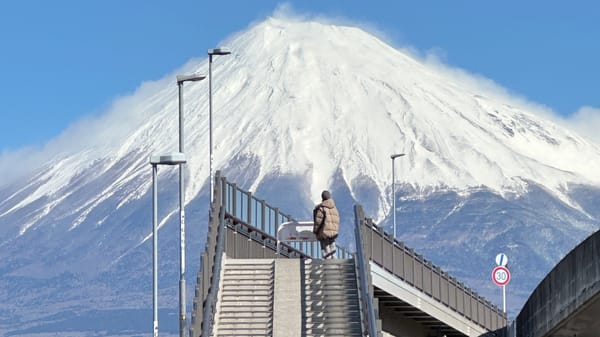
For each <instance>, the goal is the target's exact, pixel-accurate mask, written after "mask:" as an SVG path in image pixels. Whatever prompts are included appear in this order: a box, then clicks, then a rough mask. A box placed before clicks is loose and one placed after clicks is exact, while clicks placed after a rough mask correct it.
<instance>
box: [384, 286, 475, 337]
mask: <svg viewBox="0 0 600 337" xmlns="http://www.w3.org/2000/svg"><path fill="white" fill-rule="evenodd" d="M375 298H377V299H378V301H379V316H380V318H381V320H382V324H383V326H382V328H383V330H384V331H396V330H404V329H408V330H411V331H413V332H419V333H418V334H419V335H424V336H447V337H464V336H465V335H464V334H462V333H460V332H459V331H457V330H455V329H453V328H451V327H449V326H448V325H447V324H445V323H443V322H442V321H440V320H438V319H436V318H435V317H432V316H430V315H428V314H427V313H425V312H424V311H421V310H419V309H418V308H416V307H415V306H413V305H411V304H409V303H407V302H405V301H403V300H401V299H399V298H397V297H396V296H394V295H391V294H389V293H387V292H386V291H384V290H382V289H379V288H377V287H375ZM399 326H403V328H399Z"/></svg>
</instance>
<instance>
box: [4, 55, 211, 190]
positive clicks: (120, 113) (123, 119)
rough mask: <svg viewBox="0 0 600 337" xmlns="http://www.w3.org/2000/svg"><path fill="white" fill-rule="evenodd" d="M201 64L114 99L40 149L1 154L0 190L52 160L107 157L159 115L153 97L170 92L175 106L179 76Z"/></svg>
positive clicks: (194, 62) (194, 63) (189, 64)
mask: <svg viewBox="0 0 600 337" xmlns="http://www.w3.org/2000/svg"><path fill="white" fill-rule="evenodd" d="M199 63H200V62H199V60H198V59H191V60H190V61H188V62H187V63H186V64H185V65H184V66H183V67H181V68H180V69H177V70H176V71H175V72H173V73H171V74H167V75H166V76H164V77H163V78H162V79H160V80H157V81H147V82H143V83H142V84H140V86H139V87H138V88H137V89H136V90H135V91H134V92H133V93H131V94H128V95H126V96H122V97H118V98H115V99H114V101H113V102H112V103H111V105H110V107H109V108H108V109H106V110H105V111H104V112H102V113H100V114H98V115H88V116H84V117H82V118H81V119H79V120H78V121H76V122H74V123H73V124H71V125H70V126H69V127H67V128H66V129H65V130H64V131H63V132H62V133H61V134H60V135H59V136H57V137H55V138H53V139H51V140H49V141H48V142H47V143H45V144H43V145H41V146H28V147H23V148H20V149H16V150H5V151H3V152H2V153H0V177H1V179H0V187H2V186H5V185H7V184H9V183H11V182H12V181H15V180H17V179H19V178H20V177H24V176H27V175H29V174H31V173H32V172H34V171H36V170H39V169H40V168H41V167H42V165H44V164H46V163H47V162H48V161H49V160H52V159H53V158H62V157H65V156H68V155H70V154H73V153H78V152H79V151H83V150H86V151H95V152H97V157H99V156H101V155H104V154H105V153H106V151H107V150H108V149H110V148H112V146H111V145H114V144H119V143H120V142H121V141H122V140H123V139H124V138H125V137H127V136H128V135H129V134H130V133H131V132H132V130H136V129H137V128H138V127H139V126H140V125H141V123H143V122H144V121H145V120H146V119H147V118H148V116H150V115H151V114H153V113H155V112H157V111H152V110H148V109H146V108H145V106H147V105H149V104H148V102H151V101H152V97H154V96H156V95H158V96H162V95H165V94H168V92H167V91H169V90H170V91H171V94H172V95H173V102H176V94H177V85H176V81H175V78H176V74H178V73H188V72H192V67H197V65H198V64H199ZM165 88H166V89H165ZM174 104H175V103H174ZM175 105H176V104H175Z"/></svg>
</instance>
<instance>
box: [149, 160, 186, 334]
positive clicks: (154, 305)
mask: <svg viewBox="0 0 600 337" xmlns="http://www.w3.org/2000/svg"><path fill="white" fill-rule="evenodd" d="M184 163H185V156H184V155H183V153H181V152H177V153H170V154H166V155H159V156H151V157H150V165H152V309H153V312H154V314H153V319H154V321H153V322H154V324H153V331H154V334H153V336H154V337H158V182H157V179H156V173H157V171H158V165H179V167H181V164H184Z"/></svg>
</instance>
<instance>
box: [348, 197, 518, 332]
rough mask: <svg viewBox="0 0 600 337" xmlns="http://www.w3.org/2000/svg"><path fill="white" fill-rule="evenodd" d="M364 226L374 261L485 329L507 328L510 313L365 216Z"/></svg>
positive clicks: (368, 252) (367, 253)
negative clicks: (506, 312) (507, 317)
mask: <svg viewBox="0 0 600 337" xmlns="http://www.w3.org/2000/svg"><path fill="white" fill-rule="evenodd" d="M359 207H360V206H359ZM361 223H362V228H364V229H365V230H364V231H363V232H362V233H363V236H362V239H363V246H364V249H365V251H364V254H365V257H367V258H368V259H369V260H370V261H371V262H373V263H375V264H377V265H379V266H380V267H382V268H383V269H385V270H386V271H388V272H390V273H391V274H393V275H394V276H396V277H398V278H399V279H401V280H403V281H404V282H406V283H408V284H410V285H411V286H413V287H414V288H416V289H418V290H420V291H421V292H423V293H424V294H426V295H428V296H430V297H432V298H433V299H435V300H436V301H438V302H440V303H442V304H444V305H445V306H447V307H448V308H450V309H451V310H453V311H455V312H457V313H459V314H460V315H461V316H463V317H465V318H467V319H469V320H471V321H472V322H474V323H476V324H477V325H480V326H482V327H483V328H486V329H488V330H491V331H494V330H497V329H500V328H503V327H505V326H506V314H505V313H503V312H502V310H501V309H499V308H498V307H497V306H495V305H494V304H492V303H491V302H489V301H487V300H486V299H485V298H483V297H482V296H480V295H478V294H477V293H476V292H475V291H473V290H471V289H470V288H469V287H467V286H465V285H464V284H462V283H461V282H459V281H458V280H457V279H456V278H454V277H452V276H450V275H449V274H448V273H447V272H444V271H443V270H442V269H441V268H440V267H438V266H435V265H433V264H432V262H431V261H428V260H426V259H425V258H424V257H423V256H422V255H419V254H417V253H416V252H415V251H414V250H413V249H411V248H408V247H406V246H405V245H404V242H401V241H398V240H396V239H394V238H393V237H392V235H391V234H389V233H387V232H385V231H384V230H383V228H382V227H379V226H377V225H375V224H374V223H373V220H372V219H370V218H366V217H365V218H364V219H362V220H361Z"/></svg>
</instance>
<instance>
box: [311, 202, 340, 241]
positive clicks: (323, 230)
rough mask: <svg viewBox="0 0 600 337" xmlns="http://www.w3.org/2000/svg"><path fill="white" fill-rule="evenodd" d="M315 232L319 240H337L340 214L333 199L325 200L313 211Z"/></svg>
mask: <svg viewBox="0 0 600 337" xmlns="http://www.w3.org/2000/svg"><path fill="white" fill-rule="evenodd" d="M313 220H314V227H313V232H314V233H315V234H316V235H317V239H319V240H322V239H324V238H335V237H337V235H338V230H339V227H340V214H339V213H338V210H337V208H336V207H335V202H333V199H327V200H323V202H321V203H320V204H318V205H317V206H316V207H315V209H314V210H313Z"/></svg>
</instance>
